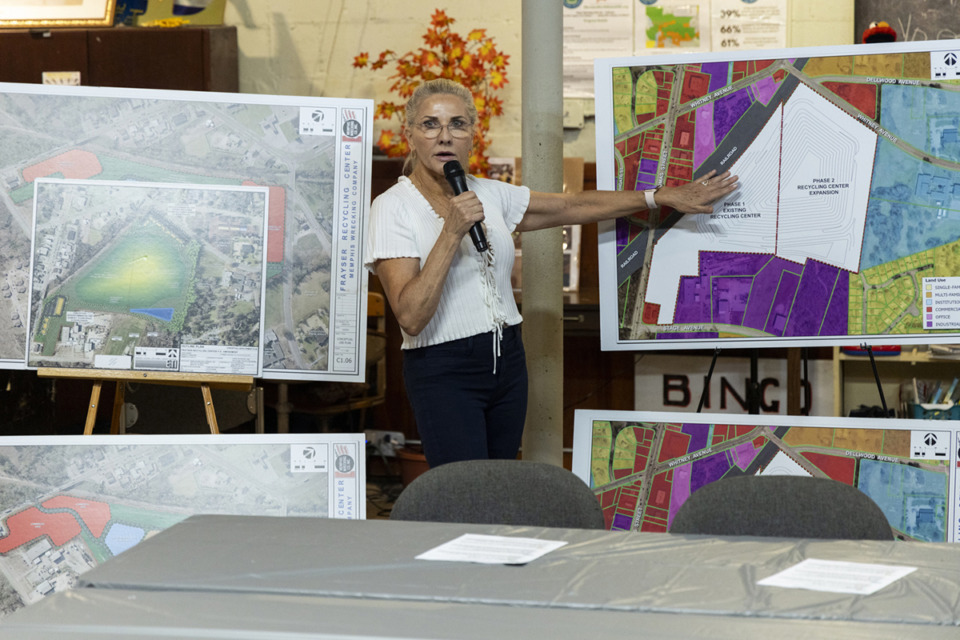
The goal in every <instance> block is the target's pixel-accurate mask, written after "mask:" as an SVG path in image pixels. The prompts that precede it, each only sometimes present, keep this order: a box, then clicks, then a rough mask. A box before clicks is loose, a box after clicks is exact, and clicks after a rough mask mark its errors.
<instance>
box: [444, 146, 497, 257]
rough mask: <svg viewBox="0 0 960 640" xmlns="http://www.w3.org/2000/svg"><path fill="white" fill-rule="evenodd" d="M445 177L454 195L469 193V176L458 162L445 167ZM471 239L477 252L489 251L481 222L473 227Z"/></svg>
mask: <svg viewBox="0 0 960 640" xmlns="http://www.w3.org/2000/svg"><path fill="white" fill-rule="evenodd" d="M443 176H444V177H445V178H446V179H447V182H449V183H450V186H451V187H453V195H455V196H458V195H460V194H461V193H463V192H464V191H469V189H467V176H466V174H465V173H464V172H463V167H461V166H460V163H459V162H458V161H457V160H451V161H450V162H447V163H445V164H444V165H443ZM470 239H471V240H473V246H475V247H476V248H477V251H486V250H487V236H485V235H484V233H483V227H482V226H480V223H479V222H474V223H473V226H472V227H470Z"/></svg>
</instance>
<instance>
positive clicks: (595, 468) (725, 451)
mask: <svg viewBox="0 0 960 640" xmlns="http://www.w3.org/2000/svg"><path fill="white" fill-rule="evenodd" d="M958 434H960V426H955V425H953V424H952V421H949V420H942V421H941V420H930V421H920V420H900V419H887V420H864V419H859V418H810V417H799V416H752V415H742V416H731V415H727V414H708V413H701V414H697V413H667V412H641V411H586V410H578V411H577V412H576V417H575V420H574V446H573V472H574V473H575V474H576V475H577V476H579V477H580V478H581V479H582V480H583V481H584V482H586V483H588V484H589V485H590V487H591V488H592V489H593V491H594V492H595V493H596V494H597V499H598V500H599V501H600V504H601V506H602V508H603V513H604V518H605V520H606V524H607V528H608V529H612V530H624V531H668V530H669V527H670V523H671V522H672V520H673V517H674V515H676V513H677V510H678V509H679V508H680V506H681V505H682V504H683V503H684V502H685V501H686V500H687V498H688V497H690V495H691V494H692V493H694V492H695V491H697V490H698V489H699V488H701V487H703V486H705V485H707V484H709V483H711V482H716V481H717V480H721V479H723V478H729V477H733V476H744V475H802V476H813V477H820V478H831V479H833V480H837V481H839V482H843V483H844V484H848V485H851V486H854V487H856V488H858V489H859V490H860V491H862V492H864V493H865V494H867V495H868V496H870V498H872V499H873V501H874V502H876V503H877V505H879V506H880V508H881V509H882V510H883V512H884V514H886V516H887V520H889V522H890V527H891V529H892V531H893V534H894V535H895V536H896V537H897V538H899V539H904V540H916V541H927V542H960V504H958V500H960V495H958V492H960V487H958V479H957V476H958V473H957V471H958V470H957V464H958V463H957V446H958Z"/></svg>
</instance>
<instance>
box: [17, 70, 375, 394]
mask: <svg viewBox="0 0 960 640" xmlns="http://www.w3.org/2000/svg"><path fill="white" fill-rule="evenodd" d="M372 110H373V103H372V101H369V100H349V99H336V98H305V97H292V96H266V95H247V94H224V93H206V92H184V91H156V90H142V89H116V88H96V87H56V86H44V85H18V84H0V131H2V132H3V139H4V144H3V146H2V148H0V260H2V262H3V265H4V270H3V272H4V280H3V282H2V285H0V286H2V298H0V366H3V367H8V368H17V367H23V366H25V365H26V366H29V367H73V368H91V369H94V368H99V369H114V370H116V369H119V370H134V371H136V370H144V371H146V370H161V371H171V372H180V373H195V374H199V375H202V374H204V373H216V374H222V373H232V374H238V375H253V376H261V377H263V378H273V379H306V380H330V381H334V380H338V381H353V382H358V381H362V380H363V376H364V371H363V366H362V363H363V361H364V357H365V350H366V303H367V297H366V288H367V279H366V273H365V271H364V270H363V269H362V266H361V265H362V262H363V261H362V256H361V255H360V252H361V251H362V246H363V241H362V240H363V239H362V235H363V231H364V220H365V216H366V210H367V207H368V203H369V194H370V166H371V156H370V149H369V147H370V144H369V136H370V131H371V127H372V117H373V116H372ZM6 318H9V322H7V321H6ZM25 354H26V358H25Z"/></svg>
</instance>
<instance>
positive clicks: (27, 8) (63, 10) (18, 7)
mask: <svg viewBox="0 0 960 640" xmlns="http://www.w3.org/2000/svg"><path fill="white" fill-rule="evenodd" d="M115 6H116V0H3V2H0V29H4V28H5V29H10V28H20V29H22V28H24V27H108V26H110V25H112V24H113V16H114V7H115Z"/></svg>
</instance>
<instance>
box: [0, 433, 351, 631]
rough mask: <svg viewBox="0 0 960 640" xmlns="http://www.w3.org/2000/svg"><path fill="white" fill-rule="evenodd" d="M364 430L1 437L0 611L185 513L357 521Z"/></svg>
mask: <svg viewBox="0 0 960 640" xmlns="http://www.w3.org/2000/svg"><path fill="white" fill-rule="evenodd" d="M364 446H365V445H364V440H363V434H362V433H361V434H353V433H347V434H310V435H305V434H297V435H289V434H283V435H276V434H273V435H263V434H260V435H242V434H239V435H238V434H219V435H215V436H214V435H179V436H146V435H137V436H62V437H57V436H43V437H39V438H37V437H6V438H0V494H2V496H3V501H2V504H3V511H2V513H0V521H2V525H3V526H2V532H0V533H2V537H0V616H3V615H6V614H8V613H10V612H12V611H14V610H15V609H18V608H20V607H22V606H24V605H28V604H31V603H33V602H36V601H37V600H39V599H41V598H42V597H43V596H45V595H48V594H50V593H53V592H57V591H63V590H65V589H67V588H69V587H70V586H72V585H74V584H76V581H77V577H78V576H79V575H80V574H82V573H84V572H85V571H87V570H88V569H91V568H93V567H95V566H96V565H98V564H100V563H101V562H104V561H105V560H107V559H109V558H111V557H113V556H115V555H117V554H119V553H121V552H123V551H125V550H127V549H129V548H130V547H132V546H134V545H136V544H137V543H139V542H140V541H142V540H144V539H146V538H148V537H150V536H152V535H154V534H155V533H157V532H158V531H162V530H163V529H166V528H167V527H170V526H172V525H174V524H176V523H178V522H180V521H181V520H184V519H186V518H187V517H188V516H191V515H194V514H200V513H203V514H227V515H259V516H277V517H315V518H345V519H353V520H358V519H364V518H365V517H366V455H365V449H364Z"/></svg>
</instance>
